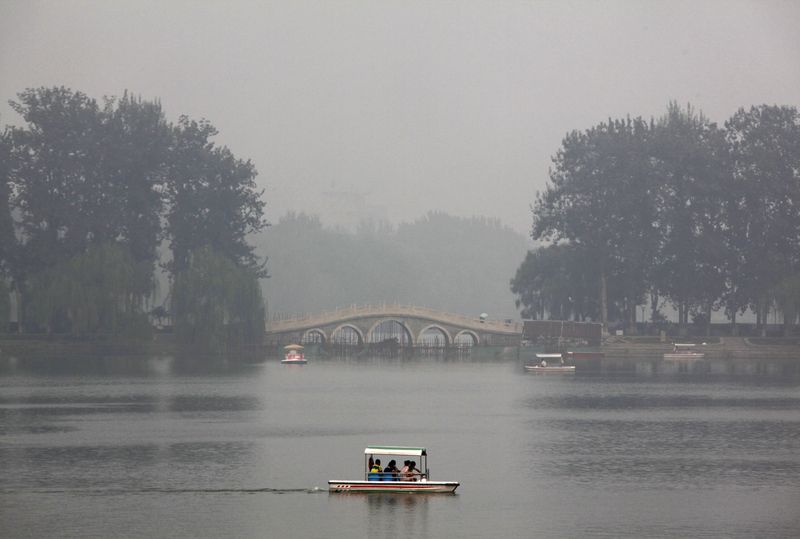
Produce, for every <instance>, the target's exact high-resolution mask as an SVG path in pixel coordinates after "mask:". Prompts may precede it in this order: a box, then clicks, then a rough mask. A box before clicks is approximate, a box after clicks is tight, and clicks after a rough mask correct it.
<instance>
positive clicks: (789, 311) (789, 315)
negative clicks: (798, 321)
mask: <svg viewBox="0 0 800 539" xmlns="http://www.w3.org/2000/svg"><path fill="white" fill-rule="evenodd" d="M781 310H782V311H783V336H784V337H789V336H790V335H791V332H792V325H793V324H794V319H795V317H796V315H797V313H796V312H795V309H794V305H793V304H792V302H791V300H790V299H788V298H784V302H783V308H782V309H781Z"/></svg>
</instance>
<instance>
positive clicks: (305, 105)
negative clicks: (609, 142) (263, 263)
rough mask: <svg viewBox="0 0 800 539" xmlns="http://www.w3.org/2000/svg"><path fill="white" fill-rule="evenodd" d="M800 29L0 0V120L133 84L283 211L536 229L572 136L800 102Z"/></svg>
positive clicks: (729, 18)
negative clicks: (31, 95) (252, 179)
mask: <svg viewBox="0 0 800 539" xmlns="http://www.w3.org/2000/svg"><path fill="white" fill-rule="evenodd" d="M798 27H800V6H798V5H797V4H794V3H791V2H727V1H725V2H722V1H719V2H712V1H706V2H668V3H666V2H662V3H655V2H633V1H628V2H527V3H521V2H500V3H494V2H458V3H454V2H393V3H389V2H376V3H368V2H268V3H256V2H181V1H171V2H146V1H137V2H121V1H120V2H91V1H85V2H82V1H67V2H29V1H9V0H5V1H3V2H2V4H0V95H2V97H3V99H2V102H3V103H2V106H0V123H2V124H17V125H18V124H20V123H21V119H20V118H18V117H17V116H16V114H15V113H14V112H13V111H12V110H11V109H10V108H9V107H8V105H7V103H6V102H7V100H9V99H15V96H16V93H17V92H19V91H22V90H23V89H25V88H27V87H39V86H54V85H64V86H67V87H70V88H72V89H74V90H79V91H82V92H85V93H87V94H88V95H90V96H95V97H100V96H103V95H109V96H111V95H121V94H122V93H123V91H124V90H126V89H127V90H128V91H130V92H133V93H134V94H136V95H141V96H142V97H143V98H145V99H160V100H161V103H162V105H163V107H164V110H165V111H166V112H167V114H168V116H169V117H170V119H172V120H174V119H176V118H177V116H178V115H181V114H186V115H188V116H190V117H193V118H199V117H205V118H207V119H209V120H210V121H211V122H212V123H213V124H214V125H215V126H216V127H217V128H218V129H219V131H220V136H219V137H218V139H217V140H218V143H220V144H224V145H227V146H229V147H230V148H232V149H233V150H234V151H235V152H236V153H237V155H238V156H241V157H244V158H249V159H252V160H253V162H254V164H255V166H256V167H257V169H258V171H259V176H258V182H259V184H260V186H261V187H263V188H264V189H266V192H265V200H266V202H267V208H266V215H267V218H268V219H270V220H272V221H273V222H277V220H278V219H279V218H280V217H281V216H282V215H284V214H285V213H286V212H287V211H305V212H308V213H312V214H319V215H321V217H322V219H323V222H325V223H326V224H330V225H349V224H352V223H350V222H348V219H349V220H352V219H354V218H356V219H360V218H365V217H366V218H370V219H373V220H375V219H377V220H389V221H391V222H393V223H398V222H402V221H410V220H413V219H416V218H417V217H419V216H421V215H423V214H425V213H426V212H427V211H430V210H439V211H444V212H447V213H449V214H452V215H456V216H461V217H471V216H486V217H490V218H499V219H500V220H501V221H502V222H504V223H505V224H507V225H509V226H511V227H512V228H514V229H515V230H517V231H519V232H522V233H527V232H529V229H530V220H531V215H530V209H529V205H530V203H531V201H532V200H533V197H534V194H535V192H536V190H538V189H542V188H543V187H544V185H545V182H546V180H547V175H548V168H549V166H550V157H551V156H552V155H553V154H554V153H555V152H556V151H557V149H558V147H559V144H560V142H561V139H562V138H563V136H564V135H565V134H566V133H567V132H568V131H570V130H573V129H585V128H587V127H588V126H590V125H593V124H596V123H597V122H601V121H604V120H606V119H607V118H608V117H620V116H625V115H632V116H640V115H641V116H643V117H645V118H649V117H651V116H659V115H661V114H663V112H664V110H665V107H666V105H667V103H668V102H669V101H670V100H674V101H676V102H678V103H691V104H692V105H693V106H694V107H695V108H697V109H699V110H702V111H703V112H704V113H705V114H706V115H707V116H708V117H709V118H711V119H712V120H713V121H717V122H719V123H722V122H724V121H725V120H726V119H727V118H728V117H729V116H730V115H731V114H733V113H734V112H735V111H736V110H737V109H738V108H739V107H749V106H750V105H753V104H758V103H769V104H772V103H798V102H800V62H799V61H798V58H800V39H798V37H797V28H798ZM342 198H344V199H346V200H348V201H349V202H348V204H351V205H352V208H351V210H352V211H351V212H350V214H351V215H346V213H347V212H344V211H342V208H339V209H338V211H333V210H332V205H333V203H334V202H335V201H338V200H341V199H342Z"/></svg>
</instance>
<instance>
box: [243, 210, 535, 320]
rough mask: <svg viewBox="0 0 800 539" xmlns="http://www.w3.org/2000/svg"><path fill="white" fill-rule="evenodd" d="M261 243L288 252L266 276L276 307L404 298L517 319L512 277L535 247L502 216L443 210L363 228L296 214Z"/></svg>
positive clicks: (312, 308)
mask: <svg viewBox="0 0 800 539" xmlns="http://www.w3.org/2000/svg"><path fill="white" fill-rule="evenodd" d="M254 242H255V243H256V245H257V247H258V249H259V252H264V253H281V256H280V257H275V258H274V259H270V268H269V270H270V275H271V278H270V279H265V280H262V281H261V282H262V285H263V287H264V291H265V295H266V297H267V299H268V303H269V310H270V312H271V313H273V314H278V313H292V314H294V313H314V312H319V311H324V310H327V309H333V308H335V307H343V306H348V305H350V304H353V303H357V304H367V303H380V302H390V303H391V302H400V303H403V304H414V305H420V306H425V307H430V308H433V309H440V310H443V311H449V312H454V313H461V314H465V315H471V316H475V317H478V316H479V315H480V313H482V312H486V313H488V314H489V316H490V317H492V318H495V319H499V318H516V312H517V311H516V307H515V305H514V295H513V294H512V293H511V291H510V290H509V289H508V280H507V278H508V275H511V274H513V273H514V271H515V269H516V268H517V265H518V264H519V261H520V260H521V259H522V258H523V257H524V256H525V253H526V251H527V250H528V249H529V247H530V241H529V240H528V239H527V238H526V237H525V235H524V234H521V233H519V232H517V231H515V230H512V229H510V228H508V227H507V226H503V225H502V224H501V223H500V222H499V221H497V220H495V219H488V218H482V217H471V218H465V217H455V216H452V215H447V214H444V213H441V212H430V213H427V214H426V215H424V216H421V217H420V218H418V219H416V220H414V221H413V222H407V223H402V224H399V225H397V226H392V225H389V224H388V223H385V222H362V223H361V225H360V226H358V227H357V229H356V230H342V229H336V228H332V227H328V226H324V225H323V223H321V222H320V220H319V219H318V218H317V217H315V216H309V215H306V214H303V213H289V214H287V215H285V216H284V217H282V218H281V219H280V220H279V221H278V222H277V223H276V224H274V225H273V226H271V227H270V229H269V232H268V233H264V234H260V235H258V236H257V237H255V238H254Z"/></svg>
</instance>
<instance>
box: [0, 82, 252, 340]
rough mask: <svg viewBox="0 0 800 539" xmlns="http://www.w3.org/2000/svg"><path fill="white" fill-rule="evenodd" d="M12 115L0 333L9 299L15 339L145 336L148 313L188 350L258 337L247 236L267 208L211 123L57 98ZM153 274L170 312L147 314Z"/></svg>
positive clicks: (1, 245)
mask: <svg viewBox="0 0 800 539" xmlns="http://www.w3.org/2000/svg"><path fill="white" fill-rule="evenodd" d="M11 106H12V108H13V109H14V110H15V111H16V112H17V113H18V114H19V115H20V116H21V118H22V119H23V120H24V122H25V124H24V125H23V126H20V127H15V126H7V127H6V128H5V129H4V131H3V132H2V133H0V326H1V327H3V328H5V327H7V326H8V313H9V302H8V297H9V291H11V292H13V294H14V297H15V298H16V303H17V309H16V310H17V314H18V317H19V320H18V322H19V324H18V327H17V330H18V331H20V332H27V333H62V334H71V335H74V336H84V335H89V334H100V333H110V334H122V335H130V336H136V337H141V336H146V335H147V334H148V333H149V332H150V331H151V324H150V319H149V317H148V315H149V314H150V313H149V311H151V310H152V311H153V313H152V314H154V315H155V316H156V317H161V318H164V317H166V316H167V315H168V314H169V315H171V317H172V320H173V322H174V326H175V331H176V333H177V334H178V335H179V337H181V338H182V339H183V340H184V341H186V342H192V343H198V342H201V343H203V344H206V345H217V344H220V343H222V342H233V341H235V342H242V341H252V340H254V339H256V338H259V337H260V335H261V334H262V333H263V327H264V326H263V321H264V308H263V301H262V299H261V295H260V289H259V287H258V284H257V279H258V277H260V276H261V275H263V268H262V265H261V263H260V261H259V259H258V257H257V256H256V255H255V254H254V252H253V250H252V248H251V246H250V245H248V244H247V242H246V241H245V237H246V235H247V234H249V233H252V232H257V231H259V230H261V229H262V228H264V226H266V223H265V222H264V220H263V207H264V202H263V201H262V200H261V198H260V195H261V193H260V192H258V191H257V190H256V186H255V181H254V180H255V176H256V171H255V168H254V167H253V165H252V164H251V163H250V162H249V161H243V160H240V159H237V158H236V157H235V156H234V155H233V154H232V153H231V152H230V150H228V149H227V148H225V147H220V146H216V145H215V144H214V142H213V141H212V138H213V137H214V136H215V135H216V134H217V132H216V130H215V128H214V127H213V126H212V125H211V124H210V123H208V122H206V121H195V120H191V119H189V118H186V117H181V118H180V120H179V121H178V122H177V124H173V123H170V122H167V121H166V120H165V117H164V113H163V112H162V110H161V105H160V104H159V103H158V102H157V101H144V100H141V99H139V98H136V97H134V96H131V95H129V94H127V93H126V94H124V95H123V96H122V97H120V98H104V99H103V100H102V101H100V102H98V101H97V100H95V99H92V98H90V97H89V96H87V95H85V94H83V93H81V92H76V91H72V90H69V89H66V88H63V87H62V88H37V89H28V90H25V91H23V92H21V93H19V94H18V99H17V100H15V101H12V102H11ZM162 250H163V251H165V252H166V254H163V253H161V251H162ZM159 266H161V267H163V268H164V269H165V270H166V271H167V272H168V274H169V281H170V283H171V288H170V290H169V291H168V295H169V299H170V301H169V303H168V308H169V312H167V310H166V309H165V308H164V307H162V306H159V307H157V308H155V309H153V306H152V305H150V303H149V300H150V298H152V297H153V291H154V287H155V278H154V275H155V271H156V269H157V268H158V267H159Z"/></svg>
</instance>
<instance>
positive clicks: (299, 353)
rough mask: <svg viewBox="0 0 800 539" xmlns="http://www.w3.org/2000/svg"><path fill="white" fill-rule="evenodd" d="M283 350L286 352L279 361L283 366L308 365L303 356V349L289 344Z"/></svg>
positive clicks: (297, 345)
mask: <svg viewBox="0 0 800 539" xmlns="http://www.w3.org/2000/svg"><path fill="white" fill-rule="evenodd" d="M283 349H284V350H285V351H286V353H285V354H284V356H283V359H282V360H281V363H283V364H284V365H305V364H306V363H308V361H306V356H305V355H304V354H303V347H302V346H300V345H299V344H290V345H288V346H284V347H283Z"/></svg>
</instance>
